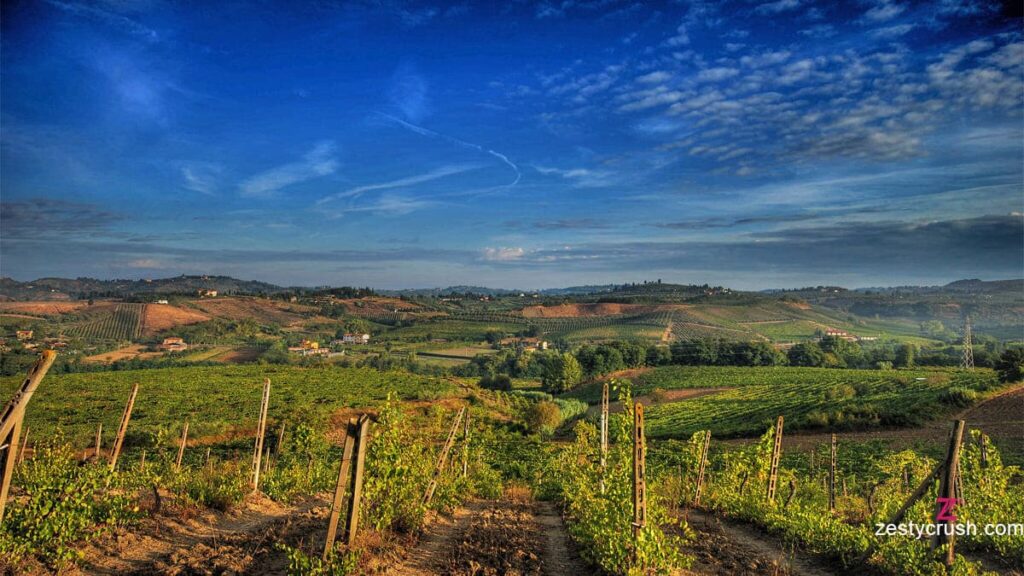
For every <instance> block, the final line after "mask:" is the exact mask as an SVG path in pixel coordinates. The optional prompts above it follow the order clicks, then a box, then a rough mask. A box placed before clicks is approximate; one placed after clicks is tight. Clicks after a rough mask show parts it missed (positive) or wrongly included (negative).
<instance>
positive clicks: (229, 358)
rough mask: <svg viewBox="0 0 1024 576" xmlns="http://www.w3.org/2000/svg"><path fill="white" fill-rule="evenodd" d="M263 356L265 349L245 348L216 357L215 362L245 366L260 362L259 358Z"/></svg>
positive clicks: (235, 349)
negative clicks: (249, 363)
mask: <svg viewBox="0 0 1024 576" xmlns="http://www.w3.org/2000/svg"><path fill="white" fill-rule="evenodd" d="M262 355H263V348H259V347H256V346H244V347H241V348H234V349H232V350H228V351H227V352H225V353H223V354H221V355H219V356H216V357H214V360H215V361H217V362H223V363H225V364H245V363H248V362H255V361H256V360H259V357H260V356H262Z"/></svg>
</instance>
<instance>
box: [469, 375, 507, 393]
mask: <svg viewBox="0 0 1024 576" xmlns="http://www.w3.org/2000/svg"><path fill="white" fill-rule="evenodd" d="M477 386H479V387H481V388H486V389H488V390H501V391H504V392H508V391H510V390H512V379H511V378H509V377H508V375H507V374H495V375H494V376H484V377H483V378H481V379H480V381H479V382H477Z"/></svg>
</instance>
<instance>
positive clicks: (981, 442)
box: [978, 431, 988, 468]
mask: <svg viewBox="0 0 1024 576" xmlns="http://www.w3.org/2000/svg"><path fill="white" fill-rule="evenodd" d="M978 451H979V456H980V457H981V467H982V468H988V436H985V433H984V432H980V431H979V432H978Z"/></svg>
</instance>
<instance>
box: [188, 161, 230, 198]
mask: <svg viewBox="0 0 1024 576" xmlns="http://www.w3.org/2000/svg"><path fill="white" fill-rule="evenodd" d="M221 171H222V170H221V167H220V166H219V165H217V164H210V163H205V162H195V163H189V164H186V165H184V166H182V167H181V177H182V179H184V181H185V182H184V183H183V184H182V186H184V187H185V188H186V189H188V190H192V191H193V192H199V193H200V194H207V195H213V194H215V193H216V192H217V179H218V177H219V176H220V173H221Z"/></svg>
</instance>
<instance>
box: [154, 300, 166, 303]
mask: <svg viewBox="0 0 1024 576" xmlns="http://www.w3.org/2000/svg"><path fill="white" fill-rule="evenodd" d="M156 303H157V304H167V303H168V302H167V300H157V301H156Z"/></svg>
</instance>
